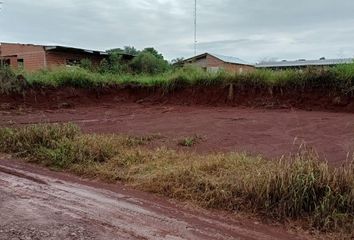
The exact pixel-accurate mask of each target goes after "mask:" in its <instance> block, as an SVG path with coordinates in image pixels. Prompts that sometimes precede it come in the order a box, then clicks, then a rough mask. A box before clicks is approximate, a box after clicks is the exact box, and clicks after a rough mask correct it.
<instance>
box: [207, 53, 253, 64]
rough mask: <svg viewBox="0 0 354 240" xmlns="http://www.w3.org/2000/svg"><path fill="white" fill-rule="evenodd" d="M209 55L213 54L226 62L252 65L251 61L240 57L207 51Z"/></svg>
mask: <svg viewBox="0 0 354 240" xmlns="http://www.w3.org/2000/svg"><path fill="white" fill-rule="evenodd" d="M209 55H211V56H214V57H216V58H218V59H220V60H221V61H224V62H226V63H235V64H242V65H252V64H251V63H248V62H246V61H244V60H242V59H240V58H237V57H231V56H224V55H220V54H215V53H209Z"/></svg>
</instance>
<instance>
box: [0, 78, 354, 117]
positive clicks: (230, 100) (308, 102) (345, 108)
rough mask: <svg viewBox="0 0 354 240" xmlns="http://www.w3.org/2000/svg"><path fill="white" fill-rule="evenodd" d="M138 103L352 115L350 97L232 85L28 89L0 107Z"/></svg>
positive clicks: (1, 101)
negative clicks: (297, 110)
mask: <svg viewBox="0 0 354 240" xmlns="http://www.w3.org/2000/svg"><path fill="white" fill-rule="evenodd" d="M122 102H128V103H132V102H134V103H135V102H138V103H153V104H172V105H207V106H233V107H235V106H244V107H252V108H253V107H257V108H266V109H279V108H280V109H283V108H285V109H290V108H296V109H303V110H317V111H335V112H351V113H354V96H353V94H343V93H335V92H328V91H327V90H321V89H307V90H306V91H303V90H296V89H278V88H259V89H257V88H254V87H253V88H250V89H245V88H242V89H240V88H238V87H234V86H233V85H231V86H210V87H208V86H193V87H176V88H175V89H174V90H169V91H166V89H163V88H159V87H141V86H132V85H128V86H121V87H110V88H95V89H77V88H60V89H50V88H43V89H40V88H39V89H29V90H27V91H26V92H25V94H14V95H10V96H6V95H0V108H1V106H2V107H3V108H4V107H5V108H12V107H18V106H30V107H36V108H45V109H48V108H62V107H73V106H88V105H92V104H103V103H107V104H112V103H122Z"/></svg>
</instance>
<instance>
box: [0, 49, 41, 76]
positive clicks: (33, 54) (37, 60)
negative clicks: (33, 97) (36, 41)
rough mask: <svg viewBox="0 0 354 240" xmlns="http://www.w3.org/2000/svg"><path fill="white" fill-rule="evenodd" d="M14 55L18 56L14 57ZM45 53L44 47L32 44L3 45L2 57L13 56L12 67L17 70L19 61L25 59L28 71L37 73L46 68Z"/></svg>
mask: <svg viewBox="0 0 354 240" xmlns="http://www.w3.org/2000/svg"><path fill="white" fill-rule="evenodd" d="M14 55H16V56H17V58H16V57H13V56H14ZM44 55H45V52H44V48H43V47H42V46H35V45H30V44H13V43H2V44H1V48H0V56H1V57H4V56H11V57H8V58H9V59H11V66H12V67H14V68H17V59H23V61H24V68H25V70H27V71H35V70H39V69H42V68H44V67H45V58H44Z"/></svg>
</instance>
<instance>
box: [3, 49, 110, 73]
mask: <svg viewBox="0 0 354 240" xmlns="http://www.w3.org/2000/svg"><path fill="white" fill-rule="evenodd" d="M4 56H7V57H4ZM0 57H1V58H6V59H10V65H11V66H12V67H13V68H17V67H18V65H17V60H18V59H23V61H24V68H25V70H26V71H29V72H32V71H36V70H40V69H43V68H47V67H48V68H51V67H55V66H60V65H64V66H65V65H66V64H67V60H69V59H72V60H78V61H80V60H81V59H84V58H87V59H90V60H91V62H92V64H93V65H96V66H98V65H99V64H100V62H101V61H102V60H103V59H104V58H105V56H99V55H92V54H89V53H88V54H84V53H67V52H56V51H47V52H46V51H45V50H44V47H43V46H37V45H30V44H13V43H2V44H1V45H0Z"/></svg>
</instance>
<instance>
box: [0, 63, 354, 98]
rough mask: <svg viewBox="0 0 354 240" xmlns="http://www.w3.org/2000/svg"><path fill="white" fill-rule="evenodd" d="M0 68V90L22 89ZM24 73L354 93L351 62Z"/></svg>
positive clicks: (44, 82)
mask: <svg viewBox="0 0 354 240" xmlns="http://www.w3.org/2000/svg"><path fill="white" fill-rule="evenodd" d="M3 72H4V71H2V70H1V71H0V91H1V93H4V92H11V91H12V90H11V89H18V88H20V89H21V88H22V87H23V86H22V85H18V84H19V83H16V81H15V79H16V77H15V75H14V74H12V73H11V74H9V72H8V74H7V75H4V74H3ZM24 76H25V78H26V80H27V83H28V85H29V86H30V87H32V88H36V87H51V88H58V87H64V86H70V87H75V88H93V89H95V88H101V87H110V86H117V85H119V86H120V85H127V84H130V85H138V86H143V87H161V88H164V89H166V90H173V89H176V88H179V87H189V86H211V85H219V86H224V85H229V84H234V85H235V86H236V87H239V88H241V89H242V88H243V89H265V90H268V89H270V88H275V89H277V88H279V89H282V90H290V91H294V90H297V91H304V90H314V91H321V90H326V91H328V92H335V93H339V94H343V95H347V94H351V95H353V93H354V64H344V65H338V66H336V67H333V68H327V69H320V70H319V69H312V68H308V69H305V70H303V71H298V70H283V71H272V70H259V69H258V70H256V71H254V72H250V73H244V74H230V73H226V72H219V73H208V72H205V71H203V70H201V69H196V68H191V67H187V68H182V69H176V70H171V71H168V72H165V73H162V74H158V75H146V74H140V75H133V74H112V73H98V72H91V71H89V70H86V69H82V68H78V67H72V68H57V69H54V70H41V71H38V72H35V73H24ZM9 79H12V80H13V81H12V82H13V83H15V84H13V85H12V87H10V88H9V87H8V86H6V83H8V82H9ZM16 84H17V85H16ZM14 86H16V87H14ZM4 89H6V91H5V90H4Z"/></svg>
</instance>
